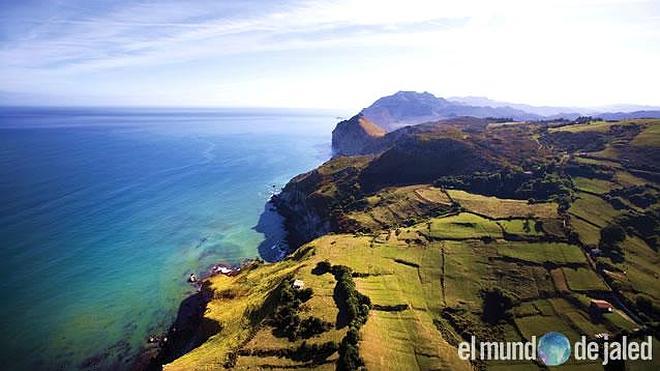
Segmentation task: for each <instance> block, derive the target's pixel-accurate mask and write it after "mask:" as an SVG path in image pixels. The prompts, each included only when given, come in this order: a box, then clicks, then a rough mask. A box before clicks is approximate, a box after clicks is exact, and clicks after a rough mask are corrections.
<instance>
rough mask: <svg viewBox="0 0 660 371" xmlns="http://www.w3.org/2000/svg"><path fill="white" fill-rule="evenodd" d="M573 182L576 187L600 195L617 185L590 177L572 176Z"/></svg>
mask: <svg viewBox="0 0 660 371" xmlns="http://www.w3.org/2000/svg"><path fill="white" fill-rule="evenodd" d="M573 182H574V183H575V186H576V187H577V189H579V190H581V191H585V192H591V193H596V194H599V195H602V194H604V193H607V192H609V191H611V190H612V189H614V188H617V187H618V185H617V184H615V183H612V182H610V181H607V180H603V179H592V178H581V177H577V178H573Z"/></svg>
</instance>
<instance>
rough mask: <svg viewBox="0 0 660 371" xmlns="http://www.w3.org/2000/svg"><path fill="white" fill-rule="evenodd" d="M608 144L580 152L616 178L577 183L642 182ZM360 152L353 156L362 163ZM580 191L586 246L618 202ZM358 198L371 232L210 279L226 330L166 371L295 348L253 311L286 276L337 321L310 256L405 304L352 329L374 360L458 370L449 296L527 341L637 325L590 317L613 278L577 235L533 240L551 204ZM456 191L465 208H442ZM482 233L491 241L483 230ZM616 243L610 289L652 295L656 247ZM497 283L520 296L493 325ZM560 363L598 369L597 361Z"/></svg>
mask: <svg viewBox="0 0 660 371" xmlns="http://www.w3.org/2000/svg"><path fill="white" fill-rule="evenodd" d="M636 123H639V121H636ZM643 123H644V125H645V126H644V128H643V130H642V133H641V134H640V135H639V136H638V137H637V138H635V139H634V141H633V144H634V145H637V146H648V145H654V146H655V145H658V143H657V127H660V126H658V125H655V124H653V125H655V126H653V125H651V124H647V123H645V122H643ZM611 126H612V124H611V123H596V124H592V125H588V127H587V125H584V126H583V127H580V128H577V127H575V126H566V127H562V128H559V129H558V130H568V131H574V130H577V131H582V130H596V131H602V132H606V131H608V130H609V129H610V127H611ZM617 151H618V150H617V149H616V148H615V147H610V146H608V147H607V148H606V150H605V151H603V153H601V154H600V155H603V154H606V155H608V156H609V157H610V158H611V159H612V160H613V161H608V160H603V159H597V158H587V157H584V158H578V160H580V161H584V162H585V163H592V164H601V165H607V166H611V167H612V168H613V169H615V170H616V175H615V179H614V181H613V182H607V181H603V182H601V181H597V180H594V179H587V178H578V179H577V180H576V184H577V187H578V188H580V189H584V190H585V191H588V192H592V193H596V194H602V193H605V192H607V191H608V190H610V189H611V188H612V187H615V186H621V185H625V186H629V185H635V184H643V182H646V181H644V180H641V179H640V178H638V177H635V176H633V175H632V174H630V173H629V172H627V171H625V168H624V167H623V166H622V165H621V163H620V162H619V159H618V152H617ZM367 160H368V159H366V158H363V159H362V161H363V162H366V161H367ZM342 161H348V160H338V161H335V162H332V163H331V166H338V167H339V168H342V165H343V163H342ZM351 161H353V160H351ZM351 161H349V163H352V162H351ZM339 170H340V169H335V168H324V167H321V168H320V169H319V172H320V173H321V174H326V173H327V175H332V174H334V173H336V172H338V171H339ZM325 186H326V187H327V189H328V191H327V192H325V193H326V194H325V195H326V196H328V197H332V194H333V193H334V192H335V190H333V188H332V187H333V186H334V183H332V182H328V183H327V184H325ZM578 197H579V198H578V199H577V200H576V202H574V203H573V205H572V207H571V208H570V210H569V214H570V215H571V219H570V226H571V227H572V228H574V229H575V230H576V231H577V232H578V235H579V238H580V240H581V242H583V243H585V244H587V245H595V244H597V242H598V237H599V229H600V228H601V227H603V226H605V225H606V224H607V223H609V222H611V221H612V220H613V219H614V218H615V217H616V216H618V215H619V214H620V211H617V210H615V209H613V208H612V207H611V206H610V205H609V204H608V203H607V202H606V201H605V200H604V199H602V198H601V197H599V196H596V195H592V194H588V193H584V192H579V193H578ZM365 201H366V204H365V205H366V206H365V209H364V210H362V211H353V212H352V213H351V214H349V215H348V217H349V218H351V219H353V220H355V221H357V223H358V224H360V225H366V226H368V227H369V230H370V231H371V232H369V233H368V234H362V235H350V234H338V235H327V236H324V237H321V238H319V239H317V240H315V241H312V242H311V243H309V244H307V245H306V246H304V247H302V248H300V249H299V250H298V252H297V253H295V254H294V256H293V257H291V258H289V259H287V260H285V261H282V262H279V263H274V264H268V265H263V266H259V267H257V268H254V269H250V270H248V271H246V272H243V273H241V274H240V275H239V276H236V277H215V278H212V279H211V283H212V289H213V290H214V291H215V293H216V294H215V297H214V299H213V300H212V301H211V303H210V304H209V307H208V310H207V313H206V317H207V319H208V320H210V321H217V322H219V323H220V324H221V326H222V330H221V331H220V333H219V334H217V335H215V336H213V337H211V338H210V339H209V340H208V341H207V342H206V343H205V344H203V345H202V346H200V347H198V348H196V349H194V350H193V351H192V352H190V353H188V354H186V355H185V356H183V357H181V358H180V359H177V360H176V361H175V362H173V363H172V364H170V365H168V366H167V369H175V370H179V369H182V370H183V369H209V368H220V367H221V366H222V365H223V364H224V363H225V362H226V360H227V355H228V354H229V353H230V352H232V351H235V350H237V349H243V350H264V349H270V350H277V349H294V348H295V347H297V346H298V345H300V343H301V341H300V340H298V341H295V342H290V341H288V340H287V339H282V338H277V337H275V336H273V334H272V329H271V328H270V327H268V326H266V325H264V324H263V322H262V320H263V318H264V317H265V316H267V315H269V310H271V309H272V308H269V305H268V304H267V303H266V302H265V299H266V298H267V297H268V296H269V294H270V293H271V292H272V291H273V290H274V288H275V287H276V286H277V285H278V284H279V283H280V282H281V281H283V280H284V279H286V278H289V277H295V278H299V279H302V280H303V281H304V282H305V284H306V286H308V287H311V288H313V290H314V295H313V297H312V299H310V301H308V302H307V303H305V304H304V305H303V312H302V313H301V317H302V318H305V317H306V316H311V315H313V316H316V317H320V318H322V319H324V320H326V321H330V322H334V319H336V317H337V314H338V313H339V310H338V308H337V306H336V304H335V302H334V299H333V297H332V294H333V289H334V284H335V282H334V279H333V278H332V276H330V275H323V276H316V275H313V274H312V273H311V269H312V267H313V266H314V265H315V264H316V263H317V262H319V261H322V260H329V261H330V262H331V263H332V264H344V265H347V266H349V267H351V268H352V269H353V270H354V272H358V273H360V276H359V277H355V278H354V281H355V282H356V285H357V288H358V290H359V291H360V292H361V293H363V294H365V295H367V296H369V297H370V298H371V300H372V302H373V303H374V304H379V305H402V304H403V305H406V306H407V307H406V309H404V310H401V311H393V312H392V311H383V310H376V309H372V310H371V311H370V314H369V320H368V321H367V323H366V325H365V326H364V327H363V328H362V329H361V341H360V354H361V356H362V357H363V359H364V360H365V363H366V365H367V368H370V369H394V368H396V369H409V368H411V367H412V368H420V369H446V370H449V369H465V368H468V367H469V365H468V364H466V363H465V362H462V361H460V360H459V359H458V358H457V356H456V348H455V347H454V346H453V345H452V344H455V341H457V340H458V339H460V335H458V334H459V332H460V331H462V330H464V329H463V328H454V327H453V326H452V325H451V324H449V322H447V321H446V320H445V319H444V318H443V315H442V313H443V310H444V309H446V308H448V307H451V308H460V309H462V310H466V311H467V312H465V313H466V314H465V316H466V318H467V319H468V323H470V326H473V327H474V328H477V329H480V330H479V331H481V332H484V333H492V334H494V335H493V336H495V337H496V338H497V337H499V338H500V339H503V340H504V339H506V340H512V339H520V338H521V336H522V337H526V338H528V337H529V336H532V335H541V334H543V333H545V332H547V331H551V330H552V331H557V330H560V331H562V332H564V333H565V334H567V335H568V336H569V337H570V338H575V337H577V336H579V335H580V334H586V335H593V334H594V333H598V332H604V331H605V332H616V331H617V330H618V329H632V328H634V327H636V324H634V323H631V322H630V321H629V320H628V319H626V318H625V317H623V316H621V315H620V314H619V313H618V312H615V313H613V314H611V315H607V316H606V318H605V320H604V321H603V322H601V323H596V322H593V321H592V320H591V319H590V317H589V315H588V313H587V312H586V306H587V305H588V303H589V300H590V298H589V296H587V295H590V294H592V293H594V292H602V291H607V290H608V289H609V288H608V287H607V286H606V285H605V283H604V282H603V280H602V278H601V277H600V276H599V275H598V274H597V273H596V272H594V271H593V270H592V268H591V266H590V265H589V264H588V263H587V258H586V255H585V253H584V252H583V251H582V250H581V249H580V247H579V246H577V245H571V244H568V243H565V242H564V243H557V242H552V243H551V242H541V241H537V239H539V238H543V237H547V236H545V233H548V232H549V231H553V232H552V235H553V237H552V238H558V236H559V238H563V237H562V236H563V234H562V233H561V230H562V229H563V226H562V223H561V220H559V219H557V218H558V215H557V207H556V204H553V203H547V204H535V205H530V204H528V203H527V202H526V201H519V200H502V199H497V198H494V197H486V196H481V195H473V194H470V193H467V192H463V191H457V190H449V191H448V192H447V193H445V192H443V191H442V190H438V189H436V188H433V187H430V186H428V185H416V186H408V187H398V188H390V189H386V190H384V191H381V192H379V193H377V194H375V195H370V196H368V197H366V198H365ZM452 201H453V202H456V203H458V204H460V206H461V207H462V209H463V210H465V211H466V212H462V213H460V214H458V215H455V214H449V215H445V214H444V213H445V212H446V211H448V209H449V208H450V206H451V203H452ZM511 218H513V219H511ZM410 220H412V221H413V222H416V223H417V224H414V225H412V226H410V227H402V225H403V224H405V225H410V224H409V222H410ZM525 220H529V222H528V225H530V226H531V227H532V228H531V230H529V229H528V228H525V227H524V223H525ZM537 220H543V222H544V223H543V231H536V229H535V228H533V227H534V223H535V222H536V221H537ZM404 222H405V223H404ZM406 223H408V224H406ZM503 230H504V231H506V232H507V233H509V234H514V235H518V236H521V237H524V238H525V239H526V241H508V240H506V239H505V235H503V233H502V231H503ZM486 236H488V237H491V238H495V241H490V242H488V241H482V240H481V239H482V238H483V237H486ZM623 246H624V250H625V255H626V260H625V262H624V263H619V264H615V265H616V266H617V267H618V268H619V269H620V270H621V271H622V272H625V273H624V274H622V273H617V275H616V276H613V277H610V279H612V280H613V281H614V282H617V283H618V286H617V287H619V288H618V289H620V290H621V291H622V293H623V294H624V296H626V297H628V298H629V299H631V300H632V299H633V298H634V296H635V295H636V294H637V293H638V292H643V293H646V294H647V295H649V296H651V297H652V298H653V299H654V301H656V302H660V297H659V296H660V294H658V293H659V292H660V285H659V284H658V282H660V280H658V278H660V277H658V274H657V267H658V263H659V262H658V258H657V253H656V252H654V251H652V250H651V249H650V248H649V247H648V246H646V244H645V243H644V242H643V241H641V240H639V239H637V238H628V239H627V240H626V241H625V242H624V244H623ZM493 286H496V287H500V288H502V289H504V290H506V291H509V292H511V293H513V294H514V295H516V297H518V298H519V300H520V302H519V303H518V304H517V306H516V307H515V308H514V309H513V312H514V313H515V319H514V320H513V321H512V322H510V323H506V324H502V325H500V326H499V327H498V328H499V330H497V331H495V330H493V329H491V326H489V325H487V324H485V323H483V322H482V321H481V319H480V311H481V298H480V291H481V290H482V289H484V288H487V287H493ZM575 298H577V299H578V300H577V301H576V300H575ZM568 299H570V300H568ZM492 331H495V332H492ZM498 331H499V332H498ZM344 333H345V328H334V329H332V330H330V331H328V332H326V333H323V334H321V335H319V336H317V337H314V338H312V339H309V340H307V342H308V343H323V342H326V341H335V342H339V341H340V339H341V338H342V337H343V335H344ZM336 358H337V354H334V355H332V356H331V357H329V358H328V360H327V362H328V363H324V364H320V365H310V364H305V363H301V362H299V361H293V360H291V359H288V358H278V357H273V356H255V355H251V356H247V355H241V356H239V357H238V359H237V363H236V366H237V367H238V368H264V367H271V366H272V367H284V368H301V367H302V368H307V367H312V366H314V367H317V368H321V369H334V364H333V362H334V360H335V359H336ZM654 365H657V363H654ZM488 366H489V368H492V369H530V368H531V369H534V368H536V367H535V366H534V365H533V364H518V365H515V366H510V365H507V364H501V363H497V362H493V363H489V364H488ZM636 366H638V365H636ZM642 366H644V365H642ZM566 367H567V369H602V367H601V366H599V365H598V364H593V363H589V364H585V363H580V364H570V365H567V366H566Z"/></svg>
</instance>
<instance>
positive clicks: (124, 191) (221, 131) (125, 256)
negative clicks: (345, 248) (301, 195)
mask: <svg viewBox="0 0 660 371" xmlns="http://www.w3.org/2000/svg"><path fill="white" fill-rule="evenodd" d="M335 121H336V120H335V118H334V116H333V115H330V114H324V113H310V112H298V111H278V110H215V111H214V110H190V111H185V110H146V109H141V110H138V109H133V110H120V109H76V110H73V109H9V108H3V109H1V110H0V272H2V273H1V274H2V276H1V279H0V292H1V293H2V301H3V303H2V307H1V309H0V310H1V313H0V334H1V335H0V336H1V340H2V344H0V345H1V348H0V356H1V358H0V364H1V365H2V367H3V369H16V370H21V369H37V368H38V369H76V368H81V367H82V366H85V365H93V364H97V365H100V366H101V368H112V369H115V368H125V367H126V365H127V364H128V362H129V361H130V359H131V357H132V356H133V355H134V354H135V352H136V350H137V349H138V348H139V346H140V345H141V344H143V342H144V340H145V337H147V336H148V335H149V334H153V333H157V332H159V331H162V330H164V329H165V328H166V326H167V324H168V322H169V321H171V320H172V319H173V317H174V315H175V313H176V309H177V306H178V304H179V302H180V300H181V299H182V298H183V297H184V296H185V295H186V294H187V293H189V292H190V288H189V287H188V286H187V285H186V283H185V278H186V277H187V275H188V274H189V273H190V272H193V271H195V272H202V271H203V270H204V269H205V268H207V267H209V266H210V265H211V264H213V263H215V262H219V261H222V262H229V263H232V262H238V261H240V260H241V259H244V258H250V257H255V256H258V255H259V254H260V252H261V255H262V256H263V257H265V258H267V259H273V258H274V257H273V253H274V252H277V250H271V246H272V245H274V244H275V243H276V242H277V240H278V239H280V238H281V237H282V230H281V221H280V220H278V219H277V217H276V216H274V215H272V213H268V212H266V213H264V210H265V203H266V201H267V199H268V198H269V196H270V195H271V193H272V192H273V191H274V190H276V189H278V188H279V187H281V186H283V185H284V184H285V183H286V182H287V181H288V180H289V179H290V178H291V177H292V176H294V175H296V174H298V173H300V172H303V171H306V170H309V169H311V168H313V167H315V166H317V165H318V164H320V163H321V162H323V161H324V160H325V159H327V158H328V157H329V155H330V148H329V142H330V131H331V130H332V127H333V126H334V123H335ZM273 186H275V187H273ZM260 220H261V223H260V227H259V228H257V227H256V226H257V224H259V222H260ZM263 230H268V231H269V233H268V235H269V237H270V240H268V241H266V242H264V238H265V237H264V234H263V233H260V231H261V232H263ZM90 357H91V358H90ZM82 368H84V367H82Z"/></svg>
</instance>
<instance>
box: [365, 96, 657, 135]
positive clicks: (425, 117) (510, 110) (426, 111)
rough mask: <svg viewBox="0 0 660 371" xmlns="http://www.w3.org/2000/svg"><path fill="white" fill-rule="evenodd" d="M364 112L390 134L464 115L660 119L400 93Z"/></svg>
mask: <svg viewBox="0 0 660 371" xmlns="http://www.w3.org/2000/svg"><path fill="white" fill-rule="evenodd" d="M361 113H362V114H363V115H364V117H365V118H366V119H368V120H369V121H372V122H373V123H375V124H376V125H378V126H380V127H382V128H383V129H385V130H386V131H393V130H395V129H397V128H400V127H403V126H407V125H415V124H419V123H423V122H428V121H437V120H444V119H451V118H455V117H461V116H471V117H476V118H511V119H513V120H516V121H536V120H557V119H567V120H574V119H575V118H577V117H579V116H593V117H599V118H603V119H607V120H610V119H611V120H622V119H634V118H657V117H660V108H658V107H653V106H640V105H629V104H628V105H611V106H603V107H600V108H598V107H597V108H593V107H591V108H584V107H552V106H532V105H528V104H518V103H508V102H501V101H496V100H492V99H488V98H485V97H453V98H449V99H445V98H440V97H436V96H434V95H433V94H431V93H428V92H424V93H418V92H414V91H399V92H397V93H395V94H392V95H389V96H386V97H382V98H380V99H378V100H377V101H375V102H374V103H373V104H372V105H371V106H369V107H367V108H365V109H363V110H362V111H361Z"/></svg>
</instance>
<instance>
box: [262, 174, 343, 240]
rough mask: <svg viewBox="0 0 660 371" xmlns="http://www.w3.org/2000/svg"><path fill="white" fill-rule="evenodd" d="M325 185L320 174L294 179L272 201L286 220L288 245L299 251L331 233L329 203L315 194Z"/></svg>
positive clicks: (319, 194) (321, 196)
mask: <svg viewBox="0 0 660 371" xmlns="http://www.w3.org/2000/svg"><path fill="white" fill-rule="evenodd" d="M321 182H322V176H321V175H320V174H319V172H318V170H312V171H310V172H308V173H305V174H301V175H298V176H296V177H295V178H293V179H292V180H291V181H290V182H289V183H288V184H287V185H286V186H285V187H284V189H283V190H282V192H281V193H280V194H278V195H276V196H274V197H273V199H272V202H273V204H274V205H275V207H277V211H278V212H279V213H280V214H281V215H282V216H283V217H284V219H285V226H286V230H287V239H288V243H289V245H290V246H291V247H292V248H296V247H298V246H300V245H302V244H303V243H305V242H307V241H311V240H313V239H314V238H316V237H319V236H322V235H324V234H326V233H328V232H330V231H331V229H332V228H331V226H332V222H331V215H330V213H329V202H330V199H329V198H328V197H326V196H325V195H323V194H321V193H318V192H316V191H317V189H318V188H319V186H320V183H321Z"/></svg>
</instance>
